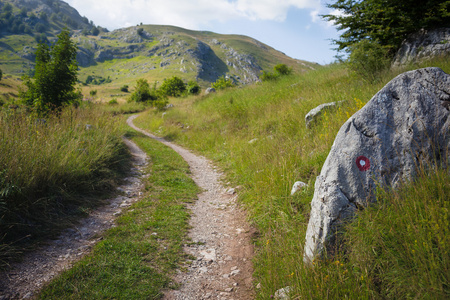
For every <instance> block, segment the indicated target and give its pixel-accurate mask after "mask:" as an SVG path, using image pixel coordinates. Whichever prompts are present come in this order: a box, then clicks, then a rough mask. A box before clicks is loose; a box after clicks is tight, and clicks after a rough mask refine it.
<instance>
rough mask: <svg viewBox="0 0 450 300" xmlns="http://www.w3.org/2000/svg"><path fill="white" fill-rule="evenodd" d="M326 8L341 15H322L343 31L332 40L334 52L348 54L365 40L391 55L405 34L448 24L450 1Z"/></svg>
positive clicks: (357, 0) (374, 0)
mask: <svg viewBox="0 0 450 300" xmlns="http://www.w3.org/2000/svg"><path fill="white" fill-rule="evenodd" d="M328 7H329V8H332V9H335V10H339V11H340V12H341V14H339V15H331V14H330V15H325V16H324V18H325V19H326V20H327V21H332V22H334V23H335V24H336V26H337V28H338V29H339V30H343V31H344V32H343V33H342V34H341V36H340V39H339V40H335V41H334V42H335V43H336V45H337V46H338V48H337V49H338V50H346V51H351V49H350V48H349V47H350V46H351V45H354V44H356V43H358V42H360V41H362V40H366V39H368V40H370V41H372V42H377V43H379V44H380V45H381V46H382V47H384V48H387V49H388V50H390V51H391V54H393V51H395V50H396V49H397V48H398V47H399V46H400V43H401V42H402V41H403V39H404V38H405V37H406V36H407V35H408V34H411V33H414V32H417V31H418V30H420V29H422V28H424V29H430V28H437V27H445V26H448V25H449V24H450V1H442V0H399V1H386V0H362V1H361V0H337V1H334V3H332V4H329V5H328Z"/></svg>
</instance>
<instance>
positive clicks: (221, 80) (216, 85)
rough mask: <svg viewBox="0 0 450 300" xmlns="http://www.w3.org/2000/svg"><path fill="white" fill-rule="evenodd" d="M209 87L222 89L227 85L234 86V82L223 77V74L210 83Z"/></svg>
mask: <svg viewBox="0 0 450 300" xmlns="http://www.w3.org/2000/svg"><path fill="white" fill-rule="evenodd" d="M211 87H212V88H214V89H216V90H223V89H226V88H229V87H234V83H233V82H232V81H231V79H229V78H225V76H221V77H219V78H218V79H217V80H216V82H214V83H212V84H211Z"/></svg>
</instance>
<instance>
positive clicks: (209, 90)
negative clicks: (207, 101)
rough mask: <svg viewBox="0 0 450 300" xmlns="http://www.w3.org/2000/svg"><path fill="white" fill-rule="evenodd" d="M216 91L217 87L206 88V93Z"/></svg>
mask: <svg viewBox="0 0 450 300" xmlns="http://www.w3.org/2000/svg"><path fill="white" fill-rule="evenodd" d="M215 92H216V89H215V88H207V89H206V90H205V95H208V94H210V93H215Z"/></svg>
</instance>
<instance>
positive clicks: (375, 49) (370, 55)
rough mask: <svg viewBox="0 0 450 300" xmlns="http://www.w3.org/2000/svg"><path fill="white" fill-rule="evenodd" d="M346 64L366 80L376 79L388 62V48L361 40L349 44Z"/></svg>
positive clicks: (387, 65)
mask: <svg viewBox="0 0 450 300" xmlns="http://www.w3.org/2000/svg"><path fill="white" fill-rule="evenodd" d="M350 51H351V53H350V56H349V58H348V64H349V66H350V68H351V69H352V70H353V71H355V72H356V73H357V74H358V75H360V76H361V77H363V78H364V79H366V80H369V81H373V80H376V79H377V78H378V77H379V75H380V72H381V71H383V70H385V69H387V68H388V67H389V64H390V58H389V54H388V50H387V49H386V48H383V47H382V46H381V45H380V44H379V43H376V42H371V41H369V40H363V41H361V42H359V43H356V44H353V45H351V46H350Z"/></svg>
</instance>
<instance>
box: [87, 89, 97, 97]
mask: <svg viewBox="0 0 450 300" xmlns="http://www.w3.org/2000/svg"><path fill="white" fill-rule="evenodd" d="M89 95H91V97H95V96H97V90H91V91H90V92H89Z"/></svg>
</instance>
